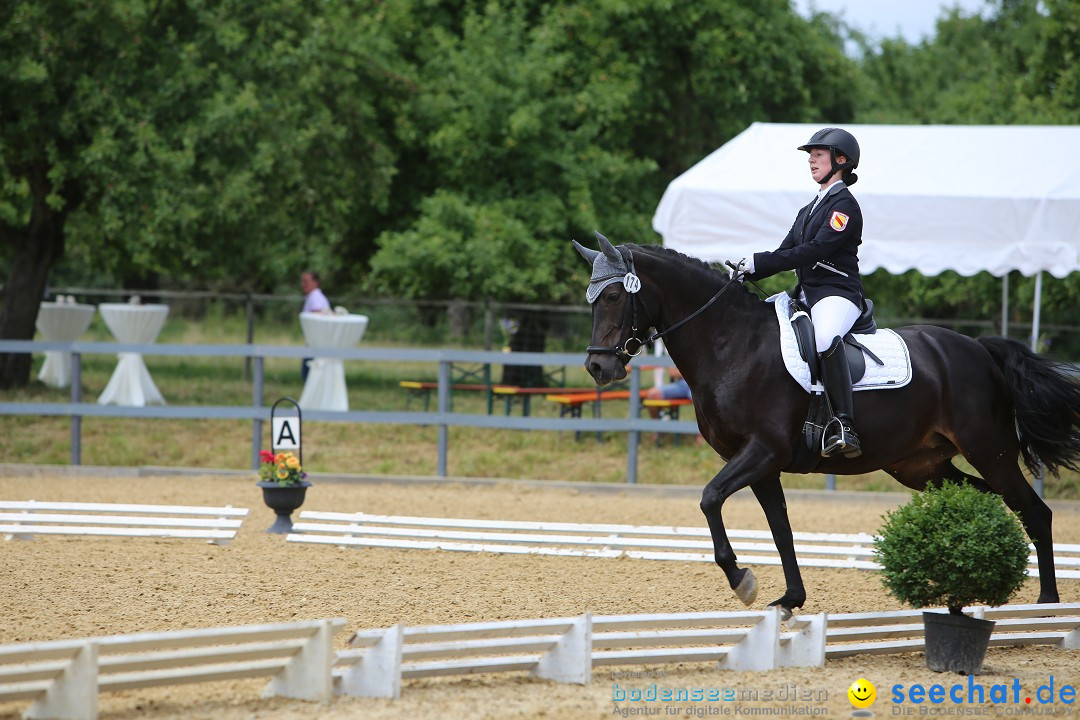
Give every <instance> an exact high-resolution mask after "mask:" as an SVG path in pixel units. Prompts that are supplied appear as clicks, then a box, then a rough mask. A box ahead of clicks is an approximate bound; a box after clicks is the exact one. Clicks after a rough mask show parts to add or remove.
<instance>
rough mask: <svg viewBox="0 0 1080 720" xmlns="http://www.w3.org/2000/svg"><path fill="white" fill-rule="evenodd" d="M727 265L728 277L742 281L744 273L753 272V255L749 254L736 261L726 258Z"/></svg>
mask: <svg viewBox="0 0 1080 720" xmlns="http://www.w3.org/2000/svg"><path fill="white" fill-rule="evenodd" d="M727 266H728V268H729V270H728V277H730V278H731V279H732V280H738V281H739V282H742V281H743V278H744V277H745V276H746V275H753V274H754V257H753V256H752V255H751V256H750V257H749V258H743V259H742V260H740V261H739V262H737V263H733V262H731V261H730V260H728V262H727Z"/></svg>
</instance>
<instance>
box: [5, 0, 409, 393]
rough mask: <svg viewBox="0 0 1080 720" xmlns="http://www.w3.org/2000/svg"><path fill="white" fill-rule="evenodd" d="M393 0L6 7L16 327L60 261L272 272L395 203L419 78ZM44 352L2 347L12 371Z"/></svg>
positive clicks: (293, 268) (8, 197) (361, 237)
mask: <svg viewBox="0 0 1080 720" xmlns="http://www.w3.org/2000/svg"><path fill="white" fill-rule="evenodd" d="M386 20H387V18H386V16H385V11H384V10H382V9H380V5H379V4H378V3H372V4H371V8H369V7H360V6H355V5H353V4H338V5H327V4H325V3H320V2H316V1H315V0H307V1H304V0H259V1H258V2H256V1H255V0H231V1H227V2H222V3H211V4H202V3H186V2H182V1H181V0H175V1H170V0H161V1H160V2H140V1H139V0H131V1H127V0H124V1H122V0H110V1H100V2H99V1H94V2H90V1H83V2H75V3H62V2H30V1H25V2H22V1H20V2H12V3H6V4H4V5H3V6H2V7H0V45H3V47H4V48H5V52H4V55H3V57H2V58H0V173H2V174H0V181H2V186H0V257H2V258H3V259H4V260H5V262H6V263H9V268H10V269H9V272H8V276H7V283H6V286H5V293H4V298H3V304H2V305H0V337H5V338H30V337H32V336H33V331H34V319H35V317H36V313H37V306H38V302H39V300H40V298H41V297H42V295H43V291H44V288H45V286H46V283H47V281H48V277H49V273H50V270H51V269H52V268H53V267H54V266H55V265H56V264H57V262H59V261H60V260H61V258H63V257H64V255H65V253H70V255H71V257H70V260H71V261H72V262H73V263H78V264H79V265H80V266H81V267H84V268H87V269H88V270H90V271H93V272H99V273H108V274H111V275H112V276H113V277H125V276H133V275H134V276H145V275H147V274H154V273H160V274H162V275H166V276H168V277H170V278H173V279H181V280H183V279H188V280H191V279H198V280H199V281H200V282H201V283H203V284H216V285H219V286H221V285H228V286H230V287H233V288H237V287H247V288H253V289H259V290H266V289H268V288H269V287H273V286H274V285H275V284H280V283H281V282H283V281H285V280H286V279H287V280H288V281H289V282H290V283H291V282H293V280H294V278H295V276H296V274H297V273H298V271H299V269H300V268H301V267H302V266H303V265H306V264H315V265H316V266H322V267H329V266H330V264H331V262H336V261H337V260H338V255H339V254H340V253H341V252H342V251H343V249H344V248H346V247H348V248H349V249H350V250H351V251H352V252H354V253H357V252H358V251H357V248H359V252H358V254H361V255H363V254H364V252H363V248H364V247H365V245H366V247H367V248H368V251H367V252H368V253H370V248H371V238H373V237H374V235H375V233H376V232H377V231H378V229H379V227H380V223H381V222H383V220H381V219H380V216H384V215H386V214H387V213H389V212H390V211H391V210H392V206H391V200H390V195H389V188H390V183H391V179H392V177H393V175H394V173H395V171H396V156H395V151H394V146H395V143H394V142H393V141H392V138H393V132H394V128H395V127H396V126H398V125H400V124H401V123H400V122H399V119H400V118H399V113H400V106H401V105H402V104H403V103H404V101H405V99H407V97H408V93H409V92H410V88H411V87H412V83H411V79H410V78H409V77H408V73H407V71H406V70H405V69H404V68H403V67H401V66H400V65H399V64H398V63H397V61H396V57H397V52H396V49H395V48H394V46H393V45H392V43H391V42H389V41H388V40H387V39H386V38H385V37H384V36H383V34H382V33H381V28H382V25H383V23H384V22H385V21H386ZM29 360H30V359H29V356H27V355H25V354H24V355H7V356H0V384H2V385H21V384H25V383H26V382H27V381H28V376H29Z"/></svg>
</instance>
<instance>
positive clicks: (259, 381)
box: [248, 355, 263, 470]
mask: <svg viewBox="0 0 1080 720" xmlns="http://www.w3.org/2000/svg"><path fill="white" fill-rule="evenodd" d="M250 359H251V356H250V355H249V356H248V360H250ZM262 398H263V357H262V355H258V356H256V357H255V377H254V378H252V381H251V406H252V407H253V408H255V409H256V410H258V409H259V408H261V407H262ZM262 426H263V421H262V420H261V419H260V418H255V419H254V420H252V421H251V469H252V470H258V469H259V465H260V464H261V463H260V462H259V446H260V444H261V443H262Z"/></svg>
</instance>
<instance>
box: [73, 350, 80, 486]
mask: <svg viewBox="0 0 1080 720" xmlns="http://www.w3.org/2000/svg"><path fill="white" fill-rule="evenodd" d="M81 402H82V355H81V354H80V353H71V404H72V405H78V404H79V403H81ZM71 464H72V465H81V464H82V415H79V414H78V411H76V412H73V413H72V414H71Z"/></svg>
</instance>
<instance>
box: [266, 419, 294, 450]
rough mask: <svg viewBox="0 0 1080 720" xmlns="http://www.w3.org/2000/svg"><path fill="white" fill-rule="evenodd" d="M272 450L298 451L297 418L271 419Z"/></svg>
mask: <svg viewBox="0 0 1080 720" xmlns="http://www.w3.org/2000/svg"><path fill="white" fill-rule="evenodd" d="M273 433H274V437H273V441H272V442H271V443H270V444H271V446H272V447H273V449H274V450H299V449H300V422H299V418H297V417H275V418H274V419H273Z"/></svg>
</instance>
